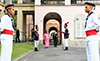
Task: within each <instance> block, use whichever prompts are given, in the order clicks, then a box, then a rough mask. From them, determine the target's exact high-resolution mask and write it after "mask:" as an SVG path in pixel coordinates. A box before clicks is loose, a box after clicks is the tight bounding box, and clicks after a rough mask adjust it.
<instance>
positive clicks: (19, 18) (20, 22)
mask: <svg viewBox="0 0 100 61" xmlns="http://www.w3.org/2000/svg"><path fill="white" fill-rule="evenodd" d="M17 27H18V28H19V31H20V40H21V41H22V40H23V12H22V10H18V11H17Z"/></svg>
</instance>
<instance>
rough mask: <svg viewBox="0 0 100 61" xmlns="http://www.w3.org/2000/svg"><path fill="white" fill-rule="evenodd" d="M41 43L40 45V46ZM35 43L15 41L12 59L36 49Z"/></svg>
mask: <svg viewBox="0 0 100 61" xmlns="http://www.w3.org/2000/svg"><path fill="white" fill-rule="evenodd" d="M40 46H41V45H39V47H40ZM34 48H35V47H34V44H29V43H14V44H13V51H12V58H11V59H12V60H13V59H14V58H17V57H19V56H21V55H23V54H25V53H27V52H29V51H31V50H34ZM0 55H1V45H0Z"/></svg>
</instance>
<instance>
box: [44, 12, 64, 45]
mask: <svg viewBox="0 0 100 61" xmlns="http://www.w3.org/2000/svg"><path fill="white" fill-rule="evenodd" d="M48 21H51V22H50V24H49V25H48V26H49V27H48V26H47V23H48ZM53 21H54V22H53ZM55 24H57V25H55ZM51 25H52V26H51ZM61 25H62V18H61V16H60V15H59V14H58V13H55V12H50V13H48V14H46V15H45V17H44V21H43V34H44V32H45V31H46V30H47V31H48V32H49V31H52V30H55V29H54V28H53V27H55V28H56V29H57V33H58V34H59V44H61V40H62V36H61V33H60V32H59V31H61ZM57 26H58V27H57ZM47 28H50V29H47Z"/></svg>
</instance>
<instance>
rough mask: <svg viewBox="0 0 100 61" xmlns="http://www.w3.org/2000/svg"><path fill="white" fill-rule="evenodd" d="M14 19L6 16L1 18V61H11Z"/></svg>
mask: <svg viewBox="0 0 100 61" xmlns="http://www.w3.org/2000/svg"><path fill="white" fill-rule="evenodd" d="M11 19H12V17H10V16H9V15H8V14H5V15H3V16H2V17H1V22H0V32H1V31H2V32H3V33H2V34H1V46H2V47H1V58H0V61H11V55H12V46H13V31H14V28H13V27H12V26H14V24H13V21H11Z"/></svg>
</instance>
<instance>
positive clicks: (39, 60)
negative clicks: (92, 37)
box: [19, 45, 87, 61]
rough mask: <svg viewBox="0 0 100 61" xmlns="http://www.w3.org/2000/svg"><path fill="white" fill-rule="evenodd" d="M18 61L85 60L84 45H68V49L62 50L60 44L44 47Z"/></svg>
mask: <svg viewBox="0 0 100 61" xmlns="http://www.w3.org/2000/svg"><path fill="white" fill-rule="evenodd" d="M19 61H87V60H86V51H85V47H69V50H68V51H63V50H62V46H58V47H57V48H54V47H53V45H50V47H49V48H47V49H45V48H44V47H43V48H42V49H40V50H39V51H38V52H33V53H31V54H29V55H28V56H26V57H24V58H22V59H21V60H19Z"/></svg>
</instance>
